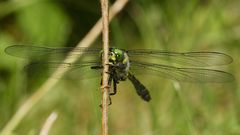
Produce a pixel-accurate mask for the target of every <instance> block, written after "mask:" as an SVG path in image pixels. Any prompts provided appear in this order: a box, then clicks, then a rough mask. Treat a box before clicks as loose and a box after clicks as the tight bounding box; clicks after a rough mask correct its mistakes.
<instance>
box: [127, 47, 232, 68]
mask: <svg viewBox="0 0 240 135" xmlns="http://www.w3.org/2000/svg"><path fill="white" fill-rule="evenodd" d="M127 52H128V55H129V56H130V59H131V60H135V61H136V60H137V61H146V60H147V61H150V60H151V61H152V62H154V63H164V62H170V63H174V64H177V65H178V66H191V67H207V66H219V65H226V64H230V63H231V62H232V61H233V59H232V58H231V57H230V56H229V55H227V54H224V53H219V52H186V53H178V52H164V51H158V50H150V49H149V50H148V49H140V50H128V51H127Z"/></svg>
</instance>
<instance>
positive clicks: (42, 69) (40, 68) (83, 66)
mask: <svg viewBox="0 0 240 135" xmlns="http://www.w3.org/2000/svg"><path fill="white" fill-rule="evenodd" d="M93 66H94V67H96V66H101V63H99V62H82V63H74V64H73V63H62V62H34V63H31V64H29V65H27V66H25V68H24V70H25V71H27V73H28V74H29V76H30V77H33V78H34V77H52V78H56V79H60V78H61V77H62V75H61V73H59V74H53V73H54V72H55V71H56V70H57V69H64V68H65V69H66V68H68V72H67V73H66V74H65V75H64V78H71V79H90V78H94V77H100V76H101V69H92V68H91V67H93Z"/></svg>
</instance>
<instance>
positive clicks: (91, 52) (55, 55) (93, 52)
mask: <svg viewBox="0 0 240 135" xmlns="http://www.w3.org/2000/svg"><path fill="white" fill-rule="evenodd" d="M70 51H72V53H71V54H69V55H71V56H74V55H80V54H83V56H94V58H96V57H99V52H100V51H101V49H98V48H97V49H94V48H91V49H90V48H85V47H77V48H74V47H62V48H48V47H39V46H29V45H13V46H9V47H7V48H6V49H5V52H6V53H7V54H9V55H11V56H15V57H20V58H26V59H32V60H38V61H40V60H43V61H61V60H62V59H63V58H64V57H65V56H66V55H67V54H68V53H69V52H70Z"/></svg>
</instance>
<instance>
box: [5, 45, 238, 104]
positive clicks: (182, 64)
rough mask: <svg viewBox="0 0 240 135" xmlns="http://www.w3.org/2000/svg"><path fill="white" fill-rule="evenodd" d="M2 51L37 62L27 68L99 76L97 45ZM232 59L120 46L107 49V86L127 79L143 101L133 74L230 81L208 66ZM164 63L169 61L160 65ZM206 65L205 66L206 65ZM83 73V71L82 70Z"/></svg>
mask: <svg viewBox="0 0 240 135" xmlns="http://www.w3.org/2000/svg"><path fill="white" fill-rule="evenodd" d="M70 51H73V52H72V53H71V54H72V55H80V54H81V55H82V57H81V58H80V60H79V61H77V62H75V63H64V62H62V57H61V56H66V55H67V54H68V52H70ZM5 52H6V53H7V54H9V55H12V56H15V57H21V58H25V59H33V60H35V61H36V62H34V63H31V64H30V65H28V66H27V67H28V68H32V67H36V66H37V67H41V66H46V65H47V66H48V67H50V68H57V67H60V68H71V70H74V69H79V70H80V72H81V70H82V71H84V72H85V71H86V70H85V69H87V70H88V71H87V72H90V71H97V72H98V73H99V75H101V71H102V70H101V69H102V68H103V66H102V62H101V60H102V50H101V49H100V48H84V47H81V48H75V49H74V48H73V47H64V48H48V47H39V46H28V45H13V46H9V47H7V48H6V49H5ZM232 61H233V59H232V58H231V57H230V56H229V55H227V54H224V53H220V52H185V53H179V52H166V51H159V50H152V49H135V50H124V49H119V48H110V49H109V72H108V73H109V75H110V77H109V85H110V84H111V83H112V84H113V92H111V93H110V96H111V95H115V94H116V93H117V84H118V83H119V82H120V81H126V80H127V79H128V80H130V81H131V82H132V84H133V86H134V87H135V89H136V92H137V94H138V95H139V96H140V97H141V98H142V99H143V100H144V101H150V100H151V96H150V94H149V91H148V89H147V88H146V87H145V86H144V85H143V84H142V83H141V82H140V81H139V80H138V79H137V78H136V77H135V74H141V75H148V74H152V75H157V76H162V77H165V78H169V79H173V80H176V81H179V82H193V83H194V82H196V83H223V82H231V81H233V80H234V76H233V75H232V74H230V73H227V72H224V71H221V70H215V69H209V67H211V66H221V65H227V64H230V63H231V62H232ZM163 63H169V64H168V65H167V64H163ZM206 67H207V68H206ZM85 73H86V72H85ZM80 76H81V74H80Z"/></svg>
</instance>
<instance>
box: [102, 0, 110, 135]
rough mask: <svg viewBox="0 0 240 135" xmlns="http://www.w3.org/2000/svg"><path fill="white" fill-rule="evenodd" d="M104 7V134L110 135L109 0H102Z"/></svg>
mask: <svg viewBox="0 0 240 135" xmlns="http://www.w3.org/2000/svg"><path fill="white" fill-rule="evenodd" d="M101 9H102V26H103V29H102V41H103V60H102V61H103V62H102V64H103V79H102V135H108V99H109V98H108V97H109V90H110V87H109V86H108V79H109V74H108V73H107V72H108V69H109V66H108V63H109V59H108V52H109V22H108V21H109V20H108V0H101Z"/></svg>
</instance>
